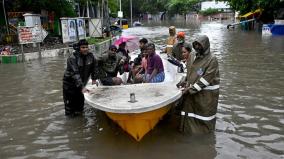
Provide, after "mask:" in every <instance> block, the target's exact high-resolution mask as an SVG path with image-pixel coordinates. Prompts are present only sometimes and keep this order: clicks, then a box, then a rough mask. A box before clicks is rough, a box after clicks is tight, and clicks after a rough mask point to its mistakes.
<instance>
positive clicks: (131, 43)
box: [114, 36, 139, 52]
mask: <svg viewBox="0 0 284 159" xmlns="http://www.w3.org/2000/svg"><path fill="white" fill-rule="evenodd" d="M123 42H126V49H128V50H129V51H130V52H132V51H134V50H137V49H138V48H139V39H138V37H136V36H121V37H120V38H119V39H117V40H116V41H115V42H114V45H116V46H118V45H120V44H121V43H123Z"/></svg>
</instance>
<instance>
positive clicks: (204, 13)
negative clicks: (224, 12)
mask: <svg viewBox="0 0 284 159" xmlns="http://www.w3.org/2000/svg"><path fill="white" fill-rule="evenodd" d="M199 13H200V14H202V15H204V16H207V15H212V14H216V13H220V11H219V10H218V9H213V8H208V9H206V10H204V11H200V12H199Z"/></svg>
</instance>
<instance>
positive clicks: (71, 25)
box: [68, 19, 77, 42]
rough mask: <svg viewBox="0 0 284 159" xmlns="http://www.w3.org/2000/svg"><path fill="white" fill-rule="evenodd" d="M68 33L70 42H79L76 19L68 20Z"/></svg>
mask: <svg viewBox="0 0 284 159" xmlns="http://www.w3.org/2000/svg"><path fill="white" fill-rule="evenodd" d="M68 33H69V42H73V41H77V33H76V21H75V19H69V20H68Z"/></svg>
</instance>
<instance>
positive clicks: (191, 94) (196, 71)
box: [177, 36, 220, 134]
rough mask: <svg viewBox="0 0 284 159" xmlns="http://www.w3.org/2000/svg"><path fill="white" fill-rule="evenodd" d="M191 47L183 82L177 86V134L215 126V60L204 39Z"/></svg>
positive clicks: (206, 129)
mask: <svg viewBox="0 0 284 159" xmlns="http://www.w3.org/2000/svg"><path fill="white" fill-rule="evenodd" d="M192 44H193V48H194V50H195V51H196V55H195V58H191V61H190V62H189V64H188V65H187V77H186V80H185V81H181V82H180V83H178V84H177V86H178V87H184V88H183V90H182V93H183V98H184V99H183V104H182V111H181V122H180V131H182V132H184V133H189V134H198V133H209V132H212V131H214V130H215V123H216V113H217V105H218V99H219V83H220V76H219V67H218V61H217V58H216V57H215V56H214V55H213V54H212V53H211V52H210V43H209V39H208V37H207V36H201V37H200V38H199V39H198V40H196V41H194V42H193V43H192Z"/></svg>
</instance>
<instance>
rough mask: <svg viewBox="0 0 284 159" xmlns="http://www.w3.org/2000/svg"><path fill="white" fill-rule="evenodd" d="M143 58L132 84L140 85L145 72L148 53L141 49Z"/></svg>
mask: <svg viewBox="0 0 284 159" xmlns="http://www.w3.org/2000/svg"><path fill="white" fill-rule="evenodd" d="M142 53H143V58H142V61H141V68H140V69H139V71H138V72H137V74H136V75H135V77H134V80H133V81H134V83H142V82H143V77H144V76H145V73H146V70H147V59H148V52H147V50H146V49H143V51H142Z"/></svg>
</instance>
